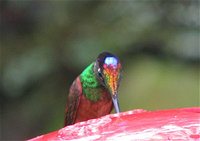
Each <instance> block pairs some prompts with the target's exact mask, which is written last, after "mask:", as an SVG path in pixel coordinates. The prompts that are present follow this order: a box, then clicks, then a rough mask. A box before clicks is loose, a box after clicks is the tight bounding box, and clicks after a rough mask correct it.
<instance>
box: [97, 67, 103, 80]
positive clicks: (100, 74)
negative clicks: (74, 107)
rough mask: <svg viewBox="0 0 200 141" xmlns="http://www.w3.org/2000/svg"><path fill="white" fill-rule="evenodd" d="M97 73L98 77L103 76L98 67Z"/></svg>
mask: <svg viewBox="0 0 200 141" xmlns="http://www.w3.org/2000/svg"><path fill="white" fill-rule="evenodd" d="M98 75H99V77H100V78H103V76H102V73H101V69H100V68H99V69H98Z"/></svg>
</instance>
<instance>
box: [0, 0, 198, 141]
mask: <svg viewBox="0 0 200 141" xmlns="http://www.w3.org/2000/svg"><path fill="white" fill-rule="evenodd" d="M199 8H200V5H199V1H196V0H190V1H189V0H182V1H178V0H170V1H168V2H166V1H164V0H85V1H83V0H67V1H63V0H60V1H53V0H52V1H20V0H18V1H12V0H3V1H0V9H1V10H0V15H1V18H0V31H1V32H0V33H1V34H0V36H1V37H0V64H1V65H0V72H1V73H0V102H1V109H0V127H1V128H0V140H24V139H28V138H32V137H34V136H37V135H40V134H44V133H48V132H50V131H54V130H56V129H59V128H61V127H63V123H64V121H63V120H64V111H65V104H66V98H67V94H68V90H69V87H70V85H71V83H72V82H73V80H74V79H75V78H76V77H77V76H78V75H79V74H80V73H81V72H82V71H83V70H84V68H86V66H88V65H89V64H90V63H91V62H93V61H94V60H95V59H96V57H97V56H98V54H99V53H101V52H103V51H109V52H112V53H113V54H116V55H117V56H119V58H120V60H121V62H122V65H123V74H122V75H123V78H122V82H121V86H120V89H119V101H120V105H121V110H122V111H127V110H132V109H146V110H160V109H169V108H180V107H195V106H199V100H200V99H199V39H200V36H199V27H200V17H199Z"/></svg>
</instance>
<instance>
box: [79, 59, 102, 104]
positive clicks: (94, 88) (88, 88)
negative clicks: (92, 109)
mask: <svg viewBox="0 0 200 141" xmlns="http://www.w3.org/2000/svg"><path fill="white" fill-rule="evenodd" d="M93 68H94V63H92V64H91V65H89V66H88V67H87V68H86V69H85V70H84V71H83V72H82V73H81V75H80V80H81V83H82V91H83V94H84V95H85V96H86V98H87V99H89V100H91V101H93V102H95V101H98V100H99V99H100V97H101V93H102V91H103V89H102V86H101V85H100V83H99V81H98V80H97V78H96V76H95V73H94V70H93Z"/></svg>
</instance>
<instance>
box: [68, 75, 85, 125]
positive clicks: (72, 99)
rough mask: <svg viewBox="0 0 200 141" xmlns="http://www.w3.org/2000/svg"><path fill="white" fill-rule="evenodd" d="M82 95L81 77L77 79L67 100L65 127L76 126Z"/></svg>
mask: <svg viewBox="0 0 200 141" xmlns="http://www.w3.org/2000/svg"><path fill="white" fill-rule="evenodd" d="M81 95H82V85H81V81H80V77H77V78H76V80H74V82H73V84H72V85H71V87H70V91H69V95H68V99H67V104H66V113H65V126H67V125H71V124H74V122H75V119H76V112H77V110H78V107H79V103H80V98H81Z"/></svg>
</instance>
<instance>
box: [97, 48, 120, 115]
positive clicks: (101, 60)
mask: <svg viewBox="0 0 200 141" xmlns="http://www.w3.org/2000/svg"><path fill="white" fill-rule="evenodd" d="M121 69H122V67H121V63H120V61H119V59H118V57H117V56H115V55H113V54H111V53H108V52H103V53H101V54H100V55H99V56H98V57H97V59H96V62H95V66H94V71H95V74H96V77H97V78H98V80H99V81H100V83H101V84H102V85H103V86H104V87H105V88H106V89H107V90H108V92H109V93H110V94H111V97H112V100H113V104H114V107H115V111H116V112H117V113H119V111H120V110H119V104H118V88H119V84H120V80H121Z"/></svg>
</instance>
